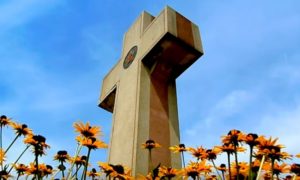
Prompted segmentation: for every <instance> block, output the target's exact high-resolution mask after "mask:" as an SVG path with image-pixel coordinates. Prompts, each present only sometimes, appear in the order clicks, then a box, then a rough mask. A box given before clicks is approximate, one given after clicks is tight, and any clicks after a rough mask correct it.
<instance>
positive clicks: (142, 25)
mask: <svg viewBox="0 0 300 180" xmlns="http://www.w3.org/2000/svg"><path fill="white" fill-rule="evenodd" d="M202 54H203V50H202V44H201V39H200V34H199V30H198V27H197V26H196V25H195V24H193V23H192V22H191V21H189V20H188V19H186V18H185V17H183V16H182V15H181V14H179V13H178V12H176V11H174V10H173V9H171V8H169V7H166V8H165V9H164V10H163V11H162V12H161V13H160V14H159V15H158V16H157V17H154V16H152V15H150V14H149V13H147V12H143V13H142V14H141V15H140V16H139V18H138V19H137V20H136V21H135V23H134V24H133V25H132V26H131V27H130V29H129V30H128V31H127V32H126V34H125V36H124V41H123V50H122V55H121V58H120V60H119V61H118V63H117V64H116V65H115V66H114V67H113V68H112V69H111V71H110V72H109V73H108V74H107V75H106V76H105V78H104V79H103V84H102V90H101V95H100V100H99V106H100V107H102V108H104V109H106V110H108V111H109V112H112V113H113V127H112V132H111V138H110V147H109V160H108V161H109V163H112V164H122V165H125V166H128V167H130V168H131V169H132V173H133V175H137V174H147V172H148V170H149V167H148V158H149V157H148V152H147V151H146V150H144V149H142V148H141V144H142V143H144V142H145V141H146V140H148V139H152V140H154V141H155V142H158V143H159V144H161V145H162V147H161V148H158V149H155V150H153V154H152V157H153V165H154V166H156V165H157V164H159V163H161V164H162V165H165V166H172V167H175V168H180V167H181V159H180V155H179V154H173V153H171V152H170V151H169V149H168V148H169V146H173V145H178V144H179V142H180V141H179V137H180V136H179V126H178V111H177V98H176V85H175V79H176V78H177V77H178V76H179V75H180V74H181V73H182V72H183V71H185V70H186V69H187V68H188V67H189V66H190V65H192V64H193V63H194V62H195V61H196V60H197V59H198V58H199V57H200V56H201V55H202Z"/></svg>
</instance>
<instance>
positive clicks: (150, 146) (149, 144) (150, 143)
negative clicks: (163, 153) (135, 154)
mask: <svg viewBox="0 0 300 180" xmlns="http://www.w3.org/2000/svg"><path fill="white" fill-rule="evenodd" d="M142 147H143V148H145V149H148V150H151V149H153V148H158V147H161V145H160V144H158V143H156V142H155V141H153V140H151V139H149V140H147V141H146V142H145V143H143V144H142Z"/></svg>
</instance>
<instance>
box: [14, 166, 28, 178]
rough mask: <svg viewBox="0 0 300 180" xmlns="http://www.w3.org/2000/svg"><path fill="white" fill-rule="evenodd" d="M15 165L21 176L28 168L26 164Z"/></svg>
mask: <svg viewBox="0 0 300 180" xmlns="http://www.w3.org/2000/svg"><path fill="white" fill-rule="evenodd" d="M13 166H14V168H15V170H16V171H17V173H18V174H19V175H20V176H21V175H23V174H24V173H25V172H26V171H27V170H28V167H27V166H26V165H24V164H14V165H13Z"/></svg>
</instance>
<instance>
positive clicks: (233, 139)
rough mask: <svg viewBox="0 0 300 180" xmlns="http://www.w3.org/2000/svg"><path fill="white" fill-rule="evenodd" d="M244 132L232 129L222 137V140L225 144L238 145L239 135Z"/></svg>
mask: <svg viewBox="0 0 300 180" xmlns="http://www.w3.org/2000/svg"><path fill="white" fill-rule="evenodd" d="M242 134H243V133H242V132H241V131H239V130H236V129H233V130H230V131H229V132H228V134H227V135H226V136H223V137H222V142H223V144H233V145H235V146H238V142H239V141H240V139H239V137H240V136H241V135H242Z"/></svg>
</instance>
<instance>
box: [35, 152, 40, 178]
mask: <svg viewBox="0 0 300 180" xmlns="http://www.w3.org/2000/svg"><path fill="white" fill-rule="evenodd" d="M35 166H36V179H37V180H40V172H39V156H38V154H37V153H35Z"/></svg>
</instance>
